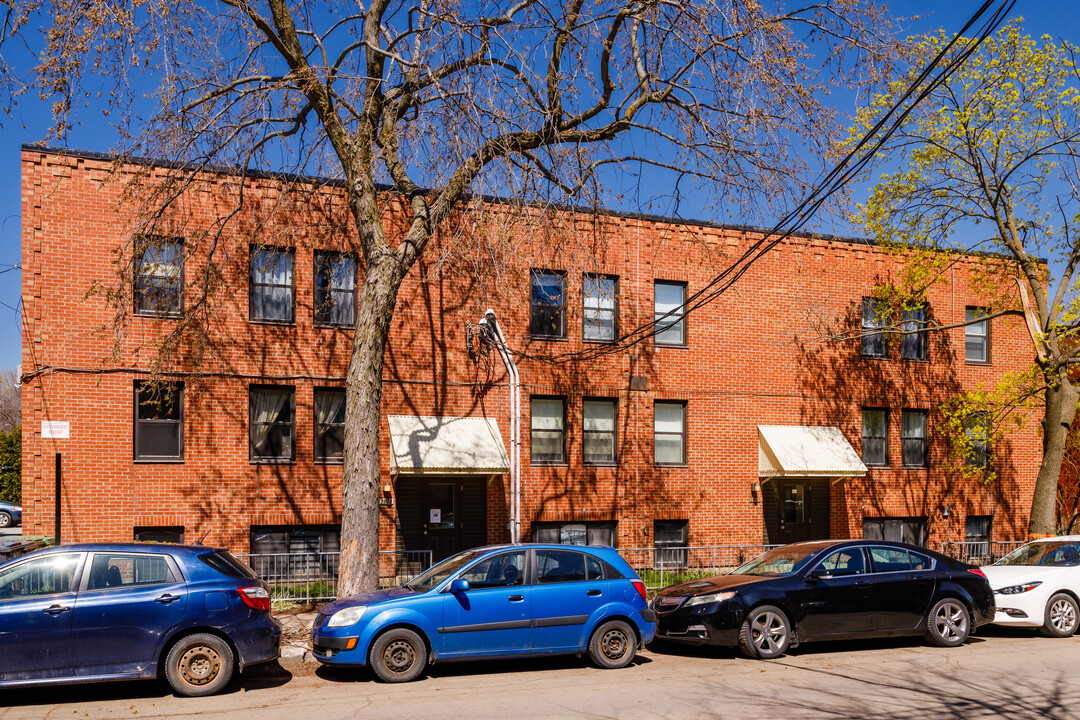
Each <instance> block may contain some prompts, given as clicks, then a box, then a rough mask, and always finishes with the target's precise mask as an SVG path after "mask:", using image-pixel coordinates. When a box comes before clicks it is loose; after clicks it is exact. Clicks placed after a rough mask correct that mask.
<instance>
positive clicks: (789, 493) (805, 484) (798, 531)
mask: <svg viewBox="0 0 1080 720" xmlns="http://www.w3.org/2000/svg"><path fill="white" fill-rule="evenodd" d="M765 488H766V491H765V497H766V502H764V503H763V504H762V506H763V507H762V510H763V512H764V515H765V518H764V520H765V533H766V542H767V543H769V544H773V545H777V544H779V545H786V544H788V543H794V542H803V541H805V540H825V539H827V538H828V537H829V480H828V479H827V478H820V479H819V478H773V479H772V480H770V481H769V482H768V483H766V484H765Z"/></svg>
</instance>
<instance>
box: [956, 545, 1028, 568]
mask: <svg viewBox="0 0 1080 720" xmlns="http://www.w3.org/2000/svg"><path fill="white" fill-rule="evenodd" d="M1023 544H1024V541H1023V540H1011V541H1002V540H994V541H990V540H959V541H948V542H943V543H941V552H942V554H944V555H948V556H949V557H953V558H956V559H957V560H962V561H963V562H966V563H969V564H971V565H989V564H990V563H994V562H997V561H998V560H1000V559H1001V558H1003V557H1005V556H1006V555H1008V554H1009V553H1011V552H1012V551H1013V550H1015V549H1016V548H1018V547H1020V546H1021V545H1023Z"/></svg>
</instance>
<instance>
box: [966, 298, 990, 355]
mask: <svg viewBox="0 0 1080 720" xmlns="http://www.w3.org/2000/svg"><path fill="white" fill-rule="evenodd" d="M987 312H988V311H987V309H986V308H980V307H969V308H967V310H966V311H965V313H964V321H965V322H967V323H968V324H967V325H965V326H964V360H966V361H967V362H969V363H988V362H990V321H989V320H987V319H986V317H985V316H986V314H987ZM980 318H981V319H980Z"/></svg>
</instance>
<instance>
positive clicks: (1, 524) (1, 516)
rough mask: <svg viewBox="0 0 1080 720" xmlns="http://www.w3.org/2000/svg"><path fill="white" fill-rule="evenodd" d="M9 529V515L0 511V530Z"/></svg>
mask: <svg viewBox="0 0 1080 720" xmlns="http://www.w3.org/2000/svg"><path fill="white" fill-rule="evenodd" d="M6 527H11V515H9V514H8V513H6V512H4V511H3V510H0V528H6Z"/></svg>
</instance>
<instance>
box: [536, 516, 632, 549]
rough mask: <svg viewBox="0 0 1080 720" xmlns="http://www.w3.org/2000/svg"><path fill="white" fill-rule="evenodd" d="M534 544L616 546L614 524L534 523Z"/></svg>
mask: <svg viewBox="0 0 1080 720" xmlns="http://www.w3.org/2000/svg"><path fill="white" fill-rule="evenodd" d="M532 536H533V542H538V543H558V544H560V545H611V546H612V547H614V545H615V523H614V522H534V523H533V525H532Z"/></svg>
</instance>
